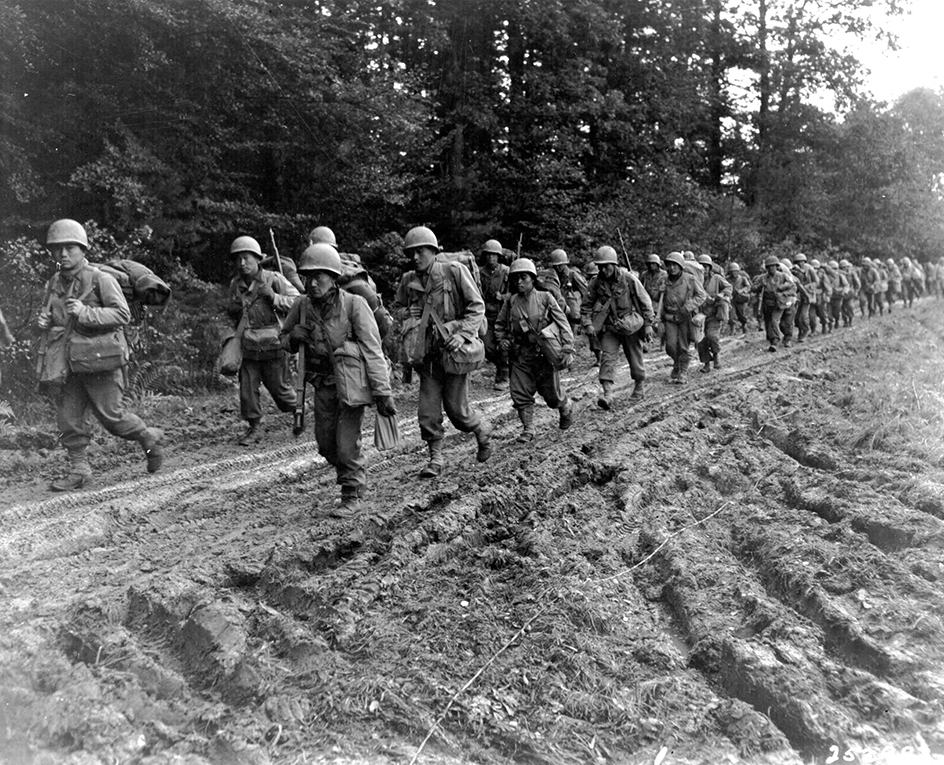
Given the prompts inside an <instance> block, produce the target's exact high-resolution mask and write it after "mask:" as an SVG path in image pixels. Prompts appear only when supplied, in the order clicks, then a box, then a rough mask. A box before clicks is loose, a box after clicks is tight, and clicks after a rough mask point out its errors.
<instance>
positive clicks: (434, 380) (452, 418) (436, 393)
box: [416, 356, 482, 441]
mask: <svg viewBox="0 0 944 765" xmlns="http://www.w3.org/2000/svg"><path fill="white" fill-rule="evenodd" d="M419 373H420V392H419V400H418V402H417V412H416V414H417V419H418V420H419V424H420V437H421V438H422V439H423V440H424V441H439V440H441V439H442V437H443V410H445V413H446V416H447V417H448V418H449V422H451V423H452V424H453V426H454V427H455V428H456V430H459V431H461V432H462V433H471V432H472V431H474V430H476V429H477V428H478V427H479V425H480V424H481V423H482V418H481V416H480V415H479V414H478V412H475V411H473V409H472V406H471V405H470V404H469V376H468V375H467V374H466V375H451V374H447V373H446V371H445V370H444V369H443V366H442V362H441V361H440V360H439V358H438V357H433V356H427V357H426V358H425V359H424V360H423V363H422V364H421V365H420V367H419Z"/></svg>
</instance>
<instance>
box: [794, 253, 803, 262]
mask: <svg viewBox="0 0 944 765" xmlns="http://www.w3.org/2000/svg"><path fill="white" fill-rule="evenodd" d="M793 262H794V263H806V255H804V254H803V253H802V252H798V253H797V254H796V255H794V256H793Z"/></svg>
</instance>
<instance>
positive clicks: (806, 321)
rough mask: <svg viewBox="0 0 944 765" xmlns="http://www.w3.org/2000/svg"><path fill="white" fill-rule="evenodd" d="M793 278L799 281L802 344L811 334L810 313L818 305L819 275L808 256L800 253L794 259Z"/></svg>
mask: <svg viewBox="0 0 944 765" xmlns="http://www.w3.org/2000/svg"><path fill="white" fill-rule="evenodd" d="M793 276H794V277H795V278H796V280H797V293H798V297H799V301H798V303H797V312H796V328H797V342H798V343H802V342H805V341H806V337H807V335H809V334H810V311H811V309H812V306H814V305H815V304H816V297H817V286H818V285H819V274H817V273H816V270H815V269H814V268H813V267H812V266H811V265H810V264H809V262H808V261H807V258H806V255H805V254H803V253H802V252H798V253H797V254H796V255H795V256H794V257H793Z"/></svg>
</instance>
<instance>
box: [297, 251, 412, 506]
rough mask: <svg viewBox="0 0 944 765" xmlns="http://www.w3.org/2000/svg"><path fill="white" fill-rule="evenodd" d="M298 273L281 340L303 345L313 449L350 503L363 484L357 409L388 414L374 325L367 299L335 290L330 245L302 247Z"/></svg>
mask: <svg viewBox="0 0 944 765" xmlns="http://www.w3.org/2000/svg"><path fill="white" fill-rule="evenodd" d="M298 273H299V275H300V276H301V277H302V278H303V279H304V280H305V283H306V286H305V295H306V296H305V297H302V298H301V299H300V300H297V301H296V302H295V303H294V305H293V306H292V308H291V309H290V310H289V313H288V316H287V317H286V319H285V323H284V324H283V325H282V332H281V339H282V344H283V346H284V347H285V348H286V350H289V351H291V352H292V353H297V352H298V350H299V347H300V346H301V345H303V344H304V345H305V348H306V353H305V376H306V379H307V380H308V381H309V382H311V384H312V386H313V387H314V389H315V407H314V409H315V441H316V442H317V444H318V453H319V454H321V456H322V457H324V458H325V460H327V462H328V464H329V465H333V466H334V468H335V470H336V473H337V482H338V484H339V485H340V486H341V505H342V506H350V505H352V504H353V503H355V502H356V501H357V500H358V499H360V498H361V497H362V496H363V493H364V489H365V487H366V485H367V470H366V467H367V460H366V459H365V458H364V456H363V455H362V453H361V427H362V425H363V422H364V409H365V408H366V407H367V406H369V405H370V404H376V406H377V413H378V414H381V415H384V416H392V415H394V414H396V407H395V406H394V403H393V396H392V393H391V390H390V379H389V377H388V373H387V362H386V360H385V359H384V355H383V349H382V348H381V342H380V330H379V329H378V327H377V321H376V319H375V318H374V313H373V311H372V310H371V308H370V306H369V305H368V304H367V301H366V300H364V298H362V297H361V296H360V295H354V294H352V293H350V292H347V291H346V290H342V289H339V288H338V278H339V277H340V276H341V257H340V256H339V255H338V253H337V251H336V250H335V249H334V248H333V247H331V246H330V245H328V244H325V243H317V244H313V245H311V246H309V247H308V249H306V250H305V252H304V253H302V256H301V258H300V259H299V261H298ZM352 359H353V365H354V366H355V367H356V368H355V369H354V370H353V372H352V371H351V369H350V368H349V365H350V364H351V363H352V362H351V360H352Z"/></svg>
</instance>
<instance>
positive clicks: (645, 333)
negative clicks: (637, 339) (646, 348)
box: [642, 324, 652, 343]
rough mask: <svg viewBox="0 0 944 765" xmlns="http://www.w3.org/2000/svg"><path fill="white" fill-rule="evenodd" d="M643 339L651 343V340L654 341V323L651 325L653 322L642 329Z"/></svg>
mask: <svg viewBox="0 0 944 765" xmlns="http://www.w3.org/2000/svg"><path fill="white" fill-rule="evenodd" d="M642 339H643V340H644V341H645V342H647V343H651V342H652V325H651V324H649V325H646V328H645V329H643V331H642Z"/></svg>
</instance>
